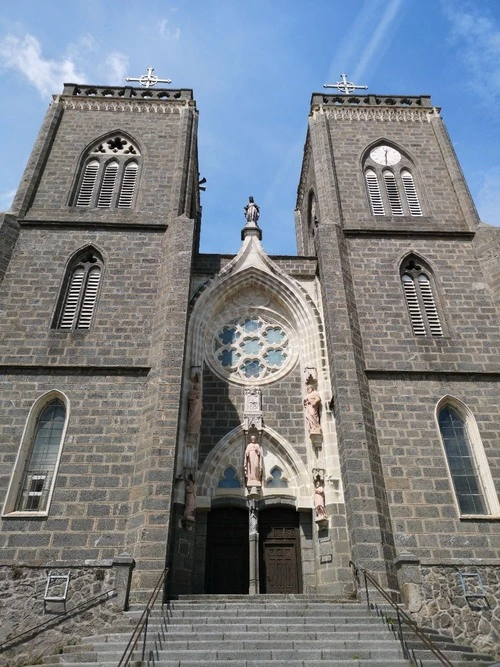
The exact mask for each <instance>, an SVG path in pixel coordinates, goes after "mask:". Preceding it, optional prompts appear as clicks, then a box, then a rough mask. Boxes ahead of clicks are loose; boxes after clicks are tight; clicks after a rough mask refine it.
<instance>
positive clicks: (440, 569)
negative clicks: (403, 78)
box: [0, 84, 500, 646]
mask: <svg viewBox="0 0 500 667" xmlns="http://www.w3.org/2000/svg"><path fill="white" fill-rule="evenodd" d="M256 199H257V198H256ZM239 215H240V214H239V213H238V216H239ZM259 218H260V211H259V207H258V201H257V202H254V201H253V198H250V200H249V202H248V204H247V205H246V207H245V217H244V218H243V217H242V218H241V220H242V230H241V248H240V251H239V252H238V253H237V255H235V256H226V255H215V254H203V253H200V252H199V235H200V223H201V208H200V200H199V173H198V162H197V109H196V105H195V102H194V99H193V95H192V91H191V90H187V89H181V90H171V89H164V88H159V89H155V88H151V89H147V90H142V89H140V88H134V87H118V88H108V87H100V86H84V85H76V84H66V85H65V87H64V90H63V92H62V94H61V95H57V96H55V97H54V101H53V103H52V105H51V106H50V108H49V111H48V113H47V116H46V118H45V120H44V123H43V125H42V128H41V130H40V134H39V136H38V139H37V141H36V143H35V146H34V148H33V152H32V154H31V157H30V160H29V163H28V166H27V168H26V171H25V174H24V176H23V179H22V182H21V184H20V187H19V190H18V193H17V196H16V198H15V201H14V204H13V207H12V210H11V211H10V212H8V213H5V214H3V216H2V218H1V219H0V280H1V282H0V313H1V317H0V332H1V333H0V350H1V357H0V370H1V375H0V381H1V385H2V394H1V395H2V400H1V402H0V432H1V433H2V451H1V453H0V457H1V458H0V461H1V467H0V483H1V486H2V491H1V502H2V504H3V505H2V507H3V509H2V515H1V519H0V544H1V546H2V556H1V565H2V572H3V574H2V577H3V580H4V581H7V582H10V583H9V586H11V588H12V595H13V596H14V597H16V596H17V597H18V598H19V600H21V598H22V592H20V591H18V589H16V586H15V578H16V577H18V578H22V577H26V580H27V581H28V580H29V581H30V582H31V584H32V586H33V587H34V589H36V590H40V587H41V586H42V587H43V585H44V582H45V578H46V572H47V571H49V570H50V571H62V570H64V571H69V572H71V573H72V575H71V576H72V577H73V579H75V578H77V577H78V576H80V575H81V576H82V577H84V578H85V577H87V580H88V581H93V577H94V573H95V572H97V571H98V570H99V571H100V572H102V571H105V572H106V575H105V576H106V577H108V578H109V579H110V581H111V578H114V579H113V580H114V581H115V583H116V581H119V580H123V581H125V582H126V588H127V592H126V596H128V595H129V594H130V595H131V596H132V599H133V600H140V599H142V597H143V596H144V595H145V594H146V592H148V591H150V590H151V589H152V588H153V586H154V584H155V582H156V580H157V579H158V576H159V574H160V573H161V571H162V570H163V569H164V568H165V567H168V582H167V593H168V595H170V596H176V595H180V594H202V593H225V594H248V593H250V594H259V593H276V594H286V593H288V594H297V593H309V594H325V595H331V596H335V597H339V598H342V597H348V596H351V597H353V596H356V594H357V589H356V585H355V581H354V579H353V571H352V567H351V563H352V562H353V563H355V564H356V565H357V566H359V567H363V568H366V569H367V570H368V571H370V572H372V573H374V575H375V576H376V577H377V579H378V581H379V582H380V584H381V585H382V586H383V587H384V588H386V589H387V590H389V591H392V592H394V593H395V594H396V595H401V596H402V599H403V600H404V602H405V603H406V605H407V607H408V608H409V609H410V610H411V611H412V612H413V613H414V614H415V617H416V618H417V619H418V620H420V621H422V622H424V621H425V622H429V619H431V620H432V622H434V623H435V624H436V626H437V627H448V629H449V631H450V632H451V633H454V634H455V636H460V633H461V632H463V627H464V619H466V618H467V619H468V618H470V617H472V618H474V619H476V620H477V621H478V624H477V628H482V630H481V629H477V628H476V630H477V631H475V630H474V629H471V626H470V624H469V630H468V632H469V635H470V638H472V639H474V640H475V641H476V642H481V641H483V643H484V644H485V645H486V646H491V645H494V644H495V642H497V643H498V623H497V625H496V626H495V610H496V613H498V608H499V605H500V594H499V593H498V589H499V587H498V583H499V581H500V523H499V522H500V505H499V500H498V493H497V489H498V484H499V482H500V453H499V452H500V450H499V447H498V433H499V431H500V407H499V406H500V395H499V394H500V392H499V371H498V369H499V366H498V361H499V355H498V342H499V326H498V314H499V313H498V309H499V298H498V294H499V291H498V288H499V286H500V268H499V261H498V258H499V257H498V256H499V246H500V241H499V239H500V235H499V234H498V230H497V229H495V228H492V227H489V226H487V225H484V224H482V223H480V221H479V219H478V216H477V213H476V210H475V207H474V204H473V202H472V200H471V197H470V194H469V192H468V189H467V185H466V183H465V181H464V178H463V175H462V173H461V170H460V167H459V164H458V161H457V159H456V156H455V154H454V151H453V147H452V144H451V142H450V140H449V137H448V135H447V132H446V129H445V126H444V124H443V121H442V118H441V116H440V111H439V109H438V108H436V107H435V106H434V105H433V104H432V102H431V100H430V98H429V97H427V96H410V97H408V96H407V97H404V96H401V97H388V96H375V95H359V96H358V95H334V94H332V95H330V94H328V95H325V94H313V96H312V99H311V110H310V115H309V122H308V130H307V137H306V142H305V147H304V159H303V165H302V172H301V174H300V180H299V186H298V194H297V207H296V211H295V224H296V232H297V245H298V255H297V256H272V257H270V256H268V255H267V254H266V253H265V251H264V249H263V246H262V243H261V239H262V234H265V222H262V221H261V222H262V228H261V226H260V225H259ZM264 219H265V216H263V217H262V220H264ZM132 566H135V568H134V571H133V573H132V576H131V583H130V582H129V578H128V575H127V576H123V572H124V571H125V570H126V571H127V572H129V571H131V568H132ZM13 573H14V574H15V576H14V575H13ZM100 576H101V578H102V576H103V575H100ZM82 581H83V579H82ZM37 582H38V583H37ZM129 584H130V585H129ZM483 593H484V595H483ZM124 595H125V594H124ZM445 600H448V606H446V605H445V604H444V602H443V601H445ZM471 600H473V601H474V604H472V605H471ZM450 601H451V602H450ZM21 603H22V600H21V601H20V603H19V604H21ZM483 603H484V604H483ZM125 604H126V602H125ZM474 605H476V606H478V609H476V608H475V607H474ZM33 609H36V606H35V607H33ZM474 615H475V616H474ZM479 620H481V623H482V625H480V624H479ZM481 637H483V638H484V637H487V639H483V640H481Z"/></svg>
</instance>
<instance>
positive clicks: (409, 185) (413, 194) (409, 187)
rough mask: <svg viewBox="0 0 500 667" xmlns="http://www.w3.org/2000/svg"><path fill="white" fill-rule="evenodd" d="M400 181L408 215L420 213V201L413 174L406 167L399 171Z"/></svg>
mask: <svg viewBox="0 0 500 667" xmlns="http://www.w3.org/2000/svg"><path fill="white" fill-rule="evenodd" d="M401 181H402V183H403V188H404V191H405V195H406V201H407V203H408V209H409V211H410V215H422V209H421V207H420V201H419V199H418V194H417V190H416V188H415V181H414V180H413V176H412V175H411V174H410V172H409V171H407V170H406V169H405V170H404V171H402V172H401Z"/></svg>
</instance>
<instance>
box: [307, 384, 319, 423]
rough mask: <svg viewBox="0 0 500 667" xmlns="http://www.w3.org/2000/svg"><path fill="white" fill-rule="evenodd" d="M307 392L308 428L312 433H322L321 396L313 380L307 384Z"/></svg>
mask: <svg viewBox="0 0 500 667" xmlns="http://www.w3.org/2000/svg"><path fill="white" fill-rule="evenodd" d="M306 391H307V394H306V396H305V398H304V408H305V409H306V422H307V428H308V429H309V433H310V434H311V435H321V423H320V419H321V396H320V395H319V393H318V392H317V391H316V389H315V388H314V385H313V384H312V383H311V382H308V383H307V384H306Z"/></svg>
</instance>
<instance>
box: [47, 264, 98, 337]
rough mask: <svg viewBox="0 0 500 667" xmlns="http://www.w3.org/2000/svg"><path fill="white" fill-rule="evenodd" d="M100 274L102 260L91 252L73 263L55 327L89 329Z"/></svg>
mask: <svg viewBox="0 0 500 667" xmlns="http://www.w3.org/2000/svg"><path fill="white" fill-rule="evenodd" d="M101 275H102V262H101V260H100V259H99V258H98V257H97V255H96V254H95V253H93V252H88V253H86V254H85V255H84V256H83V257H82V256H80V259H79V260H78V261H77V262H75V264H73V268H72V269H71V270H70V272H69V276H68V279H67V281H66V285H67V288H66V294H65V297H64V299H63V302H62V305H61V308H60V316H59V318H58V322H57V325H56V326H57V328H59V329H70V330H85V329H90V326H91V324H92V320H93V317H94V315H95V309H96V304H97V297H98V295H99V285H100V282H101Z"/></svg>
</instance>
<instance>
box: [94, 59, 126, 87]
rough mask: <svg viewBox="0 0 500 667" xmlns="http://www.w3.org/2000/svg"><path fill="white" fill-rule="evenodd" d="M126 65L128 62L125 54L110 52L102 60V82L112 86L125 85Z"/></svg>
mask: <svg viewBox="0 0 500 667" xmlns="http://www.w3.org/2000/svg"><path fill="white" fill-rule="evenodd" d="M128 65H129V61H128V58H127V56H126V55H125V54H123V53H120V52H119V51H112V52H111V53H110V54H109V55H107V56H106V58H105V59H104V64H103V67H102V68H101V71H102V76H103V81H104V82H105V83H107V84H109V85H114V86H116V85H117V84H120V82H122V85H125V77H126V76H127V74H128V72H127V68H128Z"/></svg>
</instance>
